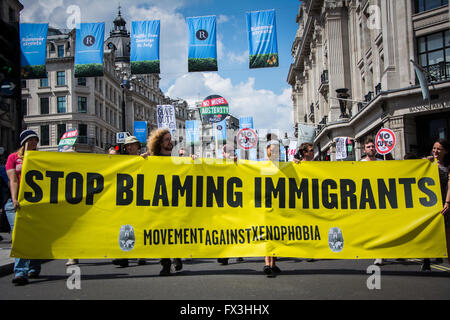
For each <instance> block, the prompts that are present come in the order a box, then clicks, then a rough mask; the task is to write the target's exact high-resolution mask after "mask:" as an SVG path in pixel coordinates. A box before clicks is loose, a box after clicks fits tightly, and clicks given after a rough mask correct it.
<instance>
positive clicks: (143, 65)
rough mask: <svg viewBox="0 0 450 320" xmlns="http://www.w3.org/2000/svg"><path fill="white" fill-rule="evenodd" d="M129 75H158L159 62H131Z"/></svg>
mask: <svg viewBox="0 0 450 320" xmlns="http://www.w3.org/2000/svg"><path fill="white" fill-rule="evenodd" d="M131 73H132V74H150V73H160V69H159V60H152V61H150V60H148V61H132V62H131Z"/></svg>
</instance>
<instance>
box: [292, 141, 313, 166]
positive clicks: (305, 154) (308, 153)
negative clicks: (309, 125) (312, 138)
mask: <svg viewBox="0 0 450 320" xmlns="http://www.w3.org/2000/svg"><path fill="white" fill-rule="evenodd" d="M296 160H297V161H296ZM313 160H314V149H313V145H312V144H311V143H309V142H304V143H302V144H301V145H300V147H299V148H298V151H297V153H296V154H295V156H294V162H295V163H299V162H300V161H313Z"/></svg>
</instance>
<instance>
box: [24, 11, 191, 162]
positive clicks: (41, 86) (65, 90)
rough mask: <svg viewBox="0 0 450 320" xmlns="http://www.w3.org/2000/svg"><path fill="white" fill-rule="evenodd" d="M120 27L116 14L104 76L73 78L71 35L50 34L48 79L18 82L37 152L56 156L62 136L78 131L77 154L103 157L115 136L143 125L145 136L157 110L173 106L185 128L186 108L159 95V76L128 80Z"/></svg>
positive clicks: (125, 41) (122, 22)
mask: <svg viewBox="0 0 450 320" xmlns="http://www.w3.org/2000/svg"><path fill="white" fill-rule="evenodd" d="M125 24H126V22H125V20H124V19H123V18H122V17H121V14H120V11H119V14H118V16H117V18H116V19H115V20H114V28H113V30H112V31H111V32H110V36H109V37H108V38H107V39H106V40H105V42H104V62H103V65H104V68H103V69H104V70H103V71H104V75H103V76H102V77H89V78H75V77H74V56H75V29H73V30H66V31H65V30H57V29H53V28H49V32H48V37H47V60H46V69H47V78H46V79H39V80H27V81H22V105H23V106H24V110H25V113H26V114H25V117H24V120H25V123H26V126H27V127H28V128H30V129H33V130H35V131H36V132H38V134H39V136H40V142H39V150H42V151H56V150H57V149H58V143H59V140H60V138H61V136H62V135H63V134H64V132H66V131H68V130H70V129H78V139H77V142H76V146H75V149H76V151H77V152H89V153H104V152H105V151H106V150H107V148H108V147H109V146H111V145H115V144H116V133H117V132H129V133H131V134H133V125H134V121H147V130H148V133H150V132H151V130H153V129H155V128H157V118H156V106H157V105H159V104H173V103H175V102H176V104H177V107H176V108H177V110H178V113H177V122H179V125H181V124H182V125H183V126H184V119H186V118H187V112H185V111H184V109H186V107H187V105H186V104H185V103H182V102H178V101H173V100H171V99H170V98H168V97H166V96H165V95H164V94H163V92H162V91H161V89H160V88H159V81H160V77H159V75H157V74H147V75H131V72H130V46H129V43H130V34H129V32H128V31H127V30H126V26H125ZM180 109H183V110H180ZM183 116H184V118H183Z"/></svg>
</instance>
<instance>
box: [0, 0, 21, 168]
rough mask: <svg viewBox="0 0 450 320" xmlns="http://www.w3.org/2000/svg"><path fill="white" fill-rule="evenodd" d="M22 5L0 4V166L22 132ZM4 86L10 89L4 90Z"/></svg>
mask: <svg viewBox="0 0 450 320" xmlns="http://www.w3.org/2000/svg"><path fill="white" fill-rule="evenodd" d="M22 9H23V5H22V4H21V3H20V2H19V1H17V0H2V1H0V48H1V51H0V86H1V87H2V89H1V91H0V162H1V164H3V162H5V161H6V157H7V156H8V155H9V154H10V153H11V152H14V151H15V150H16V149H17V148H18V146H19V144H20V143H19V134H20V132H21V130H22V128H23V122H22V109H21V99H20V44H19V20H20V11H21V10H22ZM5 86H7V87H9V88H12V87H13V88H12V89H6V88H5Z"/></svg>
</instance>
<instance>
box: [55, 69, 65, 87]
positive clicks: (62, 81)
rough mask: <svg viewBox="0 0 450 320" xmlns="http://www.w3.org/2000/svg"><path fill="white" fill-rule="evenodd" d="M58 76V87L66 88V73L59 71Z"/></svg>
mask: <svg viewBox="0 0 450 320" xmlns="http://www.w3.org/2000/svg"><path fill="white" fill-rule="evenodd" d="M56 75H57V85H58V86H64V85H65V84H66V72H65V71H58V72H57V73H56Z"/></svg>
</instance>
